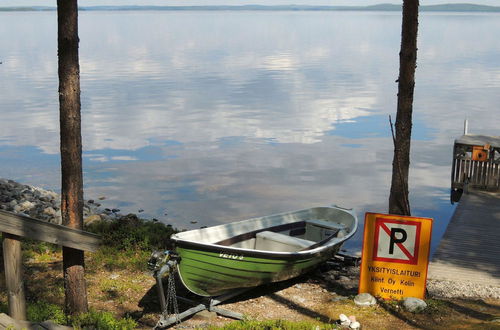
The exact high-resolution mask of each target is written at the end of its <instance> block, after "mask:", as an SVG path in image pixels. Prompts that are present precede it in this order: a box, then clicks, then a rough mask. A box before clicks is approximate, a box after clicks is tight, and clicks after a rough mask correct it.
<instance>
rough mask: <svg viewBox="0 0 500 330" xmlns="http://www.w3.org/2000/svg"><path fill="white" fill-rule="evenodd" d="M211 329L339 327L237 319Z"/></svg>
mask: <svg viewBox="0 0 500 330" xmlns="http://www.w3.org/2000/svg"><path fill="white" fill-rule="evenodd" d="M209 329H211V330H215V329H223V330H281V329H283V330H311V329H318V330H326V329H338V328H337V326H336V325H334V324H326V323H321V322H314V321H301V322H293V321H285V320H269V321H250V320H243V321H235V322H231V323H229V324H227V325H225V326H224V327H222V328H221V327H210V328H209Z"/></svg>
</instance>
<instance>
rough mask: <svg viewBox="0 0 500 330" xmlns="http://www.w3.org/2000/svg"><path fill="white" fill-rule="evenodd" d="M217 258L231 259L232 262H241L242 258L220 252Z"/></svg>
mask: <svg viewBox="0 0 500 330" xmlns="http://www.w3.org/2000/svg"><path fill="white" fill-rule="evenodd" d="M219 258H224V259H233V260H243V258H244V257H243V256H242V255H238V254H229V253H224V252H220V253H219Z"/></svg>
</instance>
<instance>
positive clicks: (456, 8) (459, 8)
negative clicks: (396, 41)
mask: <svg viewBox="0 0 500 330" xmlns="http://www.w3.org/2000/svg"><path fill="white" fill-rule="evenodd" d="M401 7H402V5H394V4H379V5H373V6H308V5H279V6H266V5H242V6H87V7H79V10H80V11H401ZM55 10H56V7H45V6H30V7H0V11H2V12H6V11H9V12H13V11H55ZM420 11H422V12H483V13H484V12H490V13H491V12H500V6H486V5H476V4H468V3H463V4H443V5H429V6H420Z"/></svg>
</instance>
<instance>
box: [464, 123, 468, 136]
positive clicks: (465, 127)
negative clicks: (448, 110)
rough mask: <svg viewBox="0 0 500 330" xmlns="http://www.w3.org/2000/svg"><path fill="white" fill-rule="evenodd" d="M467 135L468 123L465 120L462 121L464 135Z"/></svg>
mask: <svg viewBox="0 0 500 330" xmlns="http://www.w3.org/2000/svg"><path fill="white" fill-rule="evenodd" d="M467 134H469V121H468V120H467V119H465V120H464V135H467Z"/></svg>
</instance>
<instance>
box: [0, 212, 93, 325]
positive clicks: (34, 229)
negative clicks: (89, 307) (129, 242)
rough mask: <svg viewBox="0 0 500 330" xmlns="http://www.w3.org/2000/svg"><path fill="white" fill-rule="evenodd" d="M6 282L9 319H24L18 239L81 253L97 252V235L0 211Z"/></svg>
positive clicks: (0, 230) (22, 284)
mask: <svg viewBox="0 0 500 330" xmlns="http://www.w3.org/2000/svg"><path fill="white" fill-rule="evenodd" d="M0 232H2V240H3V241H2V246H3V260H4V268H5V282H6V286H7V294H8V300H9V315H10V316H11V317H12V318H14V319H18V320H25V319H26V301H25V294H24V282H23V267H22V254H21V238H23V237H24V238H30V239H35V240H39V241H44V242H48V243H53V244H57V245H62V246H66V247H70V248H73V249H77V250H82V251H91V252H93V251H96V250H97V249H98V247H99V242H100V238H99V236H98V235H95V234H92V233H89V232H85V231H82V230H77V229H73V228H69V227H66V226H61V225H57V224H53V223H49V222H45V221H41V220H37V219H33V218H30V217H27V216H23V215H19V214H14V213H10V212H6V211H2V210H0Z"/></svg>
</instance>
